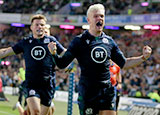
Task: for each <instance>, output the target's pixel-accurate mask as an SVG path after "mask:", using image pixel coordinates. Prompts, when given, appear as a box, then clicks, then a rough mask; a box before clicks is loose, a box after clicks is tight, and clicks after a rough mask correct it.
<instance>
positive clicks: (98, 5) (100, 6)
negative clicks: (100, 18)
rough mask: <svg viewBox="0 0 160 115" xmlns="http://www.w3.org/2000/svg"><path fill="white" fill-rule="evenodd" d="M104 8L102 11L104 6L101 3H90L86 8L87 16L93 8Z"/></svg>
mask: <svg viewBox="0 0 160 115" xmlns="http://www.w3.org/2000/svg"><path fill="white" fill-rule="evenodd" d="M99 9H100V10H101V9H102V10H104V12H105V8H104V6H103V5H102V4H100V3H98V4H93V5H91V6H90V7H89V8H88V10H87V17H88V15H89V13H90V12H92V11H94V10H99Z"/></svg>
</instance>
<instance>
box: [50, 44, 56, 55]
mask: <svg viewBox="0 0 160 115" xmlns="http://www.w3.org/2000/svg"><path fill="white" fill-rule="evenodd" d="M48 49H49V51H50V53H51V54H52V55H55V54H56V52H57V47H56V43H55V42H50V43H49V44H48Z"/></svg>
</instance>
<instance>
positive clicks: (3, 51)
mask: <svg viewBox="0 0 160 115" xmlns="http://www.w3.org/2000/svg"><path fill="white" fill-rule="evenodd" d="M11 55H15V53H14V51H13V49H12V47H8V48H4V49H0V59H1V58H4V57H7V56H11Z"/></svg>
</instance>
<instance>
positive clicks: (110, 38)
mask: <svg viewBox="0 0 160 115" xmlns="http://www.w3.org/2000/svg"><path fill="white" fill-rule="evenodd" d="M102 37H103V38H106V39H108V40H110V41H113V38H112V36H110V35H107V34H105V33H104V32H103V33H102Z"/></svg>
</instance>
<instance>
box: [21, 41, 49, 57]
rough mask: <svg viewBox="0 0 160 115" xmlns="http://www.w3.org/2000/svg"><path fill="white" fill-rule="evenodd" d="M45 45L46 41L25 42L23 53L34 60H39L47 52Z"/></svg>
mask: <svg viewBox="0 0 160 115" xmlns="http://www.w3.org/2000/svg"><path fill="white" fill-rule="evenodd" d="M47 45H48V43H44V42H40V41H32V42H31V43H26V44H25V47H24V53H25V54H26V55H28V56H31V57H33V58H34V59H36V60H41V59H43V58H44V57H45V56H46V54H47V53H48V52H49V51H48V47H47Z"/></svg>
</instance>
